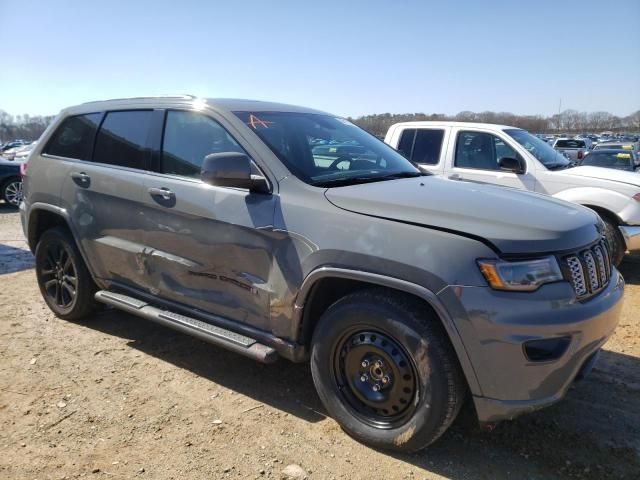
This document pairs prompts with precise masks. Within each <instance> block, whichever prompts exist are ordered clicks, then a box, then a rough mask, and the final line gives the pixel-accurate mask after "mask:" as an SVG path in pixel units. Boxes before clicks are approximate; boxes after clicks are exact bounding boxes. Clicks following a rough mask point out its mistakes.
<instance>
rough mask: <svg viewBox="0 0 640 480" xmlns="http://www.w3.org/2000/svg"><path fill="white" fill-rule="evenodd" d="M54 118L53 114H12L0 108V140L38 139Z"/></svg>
mask: <svg viewBox="0 0 640 480" xmlns="http://www.w3.org/2000/svg"><path fill="white" fill-rule="evenodd" d="M53 119H54V116H53V115H47V116H43V115H34V116H31V115H26V114H25V115H10V114H9V113H7V112H5V111H4V110H0V142H8V141H11V140H27V141H33V140H37V139H38V138H40V135H42V132H44V131H45V129H46V128H47V127H48V126H49V124H50V123H51V121H52V120H53Z"/></svg>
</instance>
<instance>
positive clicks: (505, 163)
mask: <svg viewBox="0 0 640 480" xmlns="http://www.w3.org/2000/svg"><path fill="white" fill-rule="evenodd" d="M498 166H499V167H500V170H504V171H506V172H513V173H524V165H523V162H522V160H520V159H519V158H512V157H500V158H499V159H498Z"/></svg>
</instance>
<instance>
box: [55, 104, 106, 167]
mask: <svg viewBox="0 0 640 480" xmlns="http://www.w3.org/2000/svg"><path fill="white" fill-rule="evenodd" d="M101 116H102V115H101V114H100V113H89V114H86V115H75V116H73V117H68V118H66V119H65V120H64V121H63V122H62V124H60V126H59V127H58V129H57V130H56V131H55V133H54V134H53V135H52V136H51V140H49V143H48V144H47V146H46V148H45V149H44V151H43V153H46V154H49V155H56V156H59V157H66V158H75V159H78V160H89V159H90V158H91V150H92V149H93V139H94V138H95V135H96V130H97V129H98V123H99V122H100V117H101Z"/></svg>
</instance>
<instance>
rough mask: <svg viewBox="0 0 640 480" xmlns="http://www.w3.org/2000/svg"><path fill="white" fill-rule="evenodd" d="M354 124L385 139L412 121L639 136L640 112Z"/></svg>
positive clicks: (402, 117) (379, 119) (418, 117)
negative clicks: (393, 129)
mask: <svg viewBox="0 0 640 480" xmlns="http://www.w3.org/2000/svg"><path fill="white" fill-rule="evenodd" d="M349 120H351V121H352V122H353V123H355V124H356V125H358V126H359V127H361V128H364V129H365V130H367V131H368V132H370V133H372V134H374V135H377V136H384V135H385V133H387V130H388V129H389V127H390V126H391V125H393V124H394V123H398V122H411V121H429V120H436V121H457V122H482V123H495V124H501V125H510V126H514V127H518V128H523V129H525V130H528V131H529V132H532V133H571V134H574V133H600V132H603V131H612V132H625V133H639V132H640V110H637V111H635V112H634V113H632V114H631V115H628V116H626V117H619V116H616V115H613V114H611V113H609V112H578V111H577V110H565V111H564V112H561V113H557V114H555V115H552V116H550V117H544V116H542V115H516V114H513V113H509V112H489V111H486V112H480V113H476V112H469V111H464V112H460V113H458V114H456V115H445V114H444V113H432V114H426V113H399V114H398V113H380V114H373V115H363V116H361V117H357V118H351V117H350V118H349Z"/></svg>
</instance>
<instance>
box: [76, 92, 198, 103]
mask: <svg viewBox="0 0 640 480" xmlns="http://www.w3.org/2000/svg"><path fill="white" fill-rule="evenodd" d="M154 98H175V99H179V100H193V99H195V98H196V96H195V95H191V94H178V95H153V96H148V97H125V98H109V99H106V100H92V101H90V102H83V103H82V104H81V105H87V104H90V103H101V102H117V101H121V100H153V99H154Z"/></svg>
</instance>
